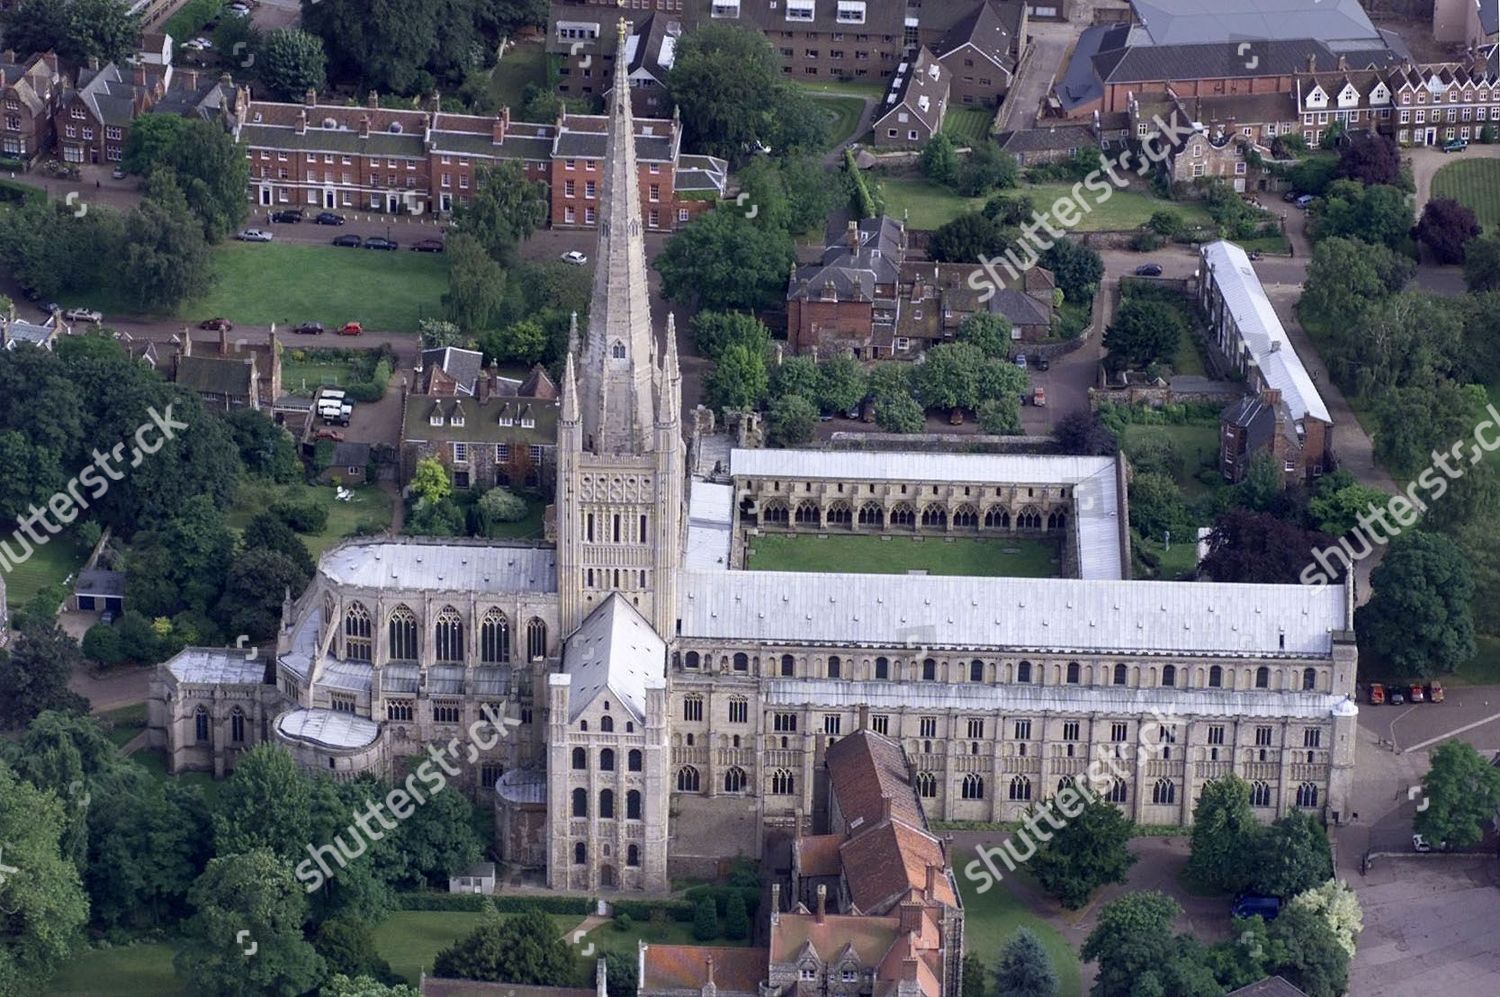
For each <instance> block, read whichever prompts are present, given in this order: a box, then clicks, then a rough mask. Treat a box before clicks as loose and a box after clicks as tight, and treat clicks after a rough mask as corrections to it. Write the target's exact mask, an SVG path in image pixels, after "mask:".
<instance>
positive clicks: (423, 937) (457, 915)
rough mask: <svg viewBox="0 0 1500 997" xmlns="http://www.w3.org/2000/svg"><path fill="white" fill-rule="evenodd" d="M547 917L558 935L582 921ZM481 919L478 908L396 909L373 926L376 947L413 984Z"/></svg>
mask: <svg viewBox="0 0 1500 997" xmlns="http://www.w3.org/2000/svg"><path fill="white" fill-rule="evenodd" d="M500 916H501V917H502V918H503V917H506V916H508V915H505V914H502V915H500ZM547 916H548V917H550V918H552V921H553V923H554V924H556V925H557V933H558V935H563V934H565V933H567V932H568V931H571V930H572V929H573V928H574V927H575V926H576V925H577V924H578V922H580V921H582V920H583V918H581V917H579V916H578V915H576V914H549V915H547ZM483 919H484V915H483V914H481V913H479V912H477V911H475V912H469V911H430V910H403V911H397V912H396V913H394V914H392V915H390V916H389V917H387V918H386V919H385V920H384V921H382V922H381V923H380V924H379V925H378V926H376V928H375V950H376V951H377V952H379V953H380V954H381V956H382V957H384V958H385V960H386V961H387V962H389V963H390V964H391V968H392V969H394V970H395V971H396V972H398V973H400V974H401V975H403V976H405V977H406V978H407V979H408V980H410V981H411V983H412V985H413V986H415V985H416V983H417V981H418V979H420V977H421V973H422V970H424V969H426V970H429V971H430V970H431V969H432V960H433V959H435V958H436V957H437V954H438V953H439V952H441V951H443V949H445V948H447V947H448V946H450V945H452V944H453V943H454V942H456V941H458V940H459V939H460V938H463V937H464V936H465V935H467V934H468V933H469V932H471V931H473V930H474V928H475V927H477V926H478V925H479V923H480V921H482V920H483Z"/></svg>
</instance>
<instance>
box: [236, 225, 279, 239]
mask: <svg viewBox="0 0 1500 997" xmlns="http://www.w3.org/2000/svg"><path fill="white" fill-rule="evenodd" d="M234 237H235V238H236V239H238V240H240V241H241V242H270V241H271V240H272V238H274V236H272V235H271V233H270V232H267V231H266V230H265V229H258V228H245V229H240V230H239V231H238V232H236V233H235V234H234Z"/></svg>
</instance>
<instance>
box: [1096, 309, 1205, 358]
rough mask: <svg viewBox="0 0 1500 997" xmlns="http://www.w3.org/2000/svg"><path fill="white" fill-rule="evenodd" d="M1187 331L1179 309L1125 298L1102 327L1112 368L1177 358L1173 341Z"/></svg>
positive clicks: (1178, 340) (1178, 339)
mask: <svg viewBox="0 0 1500 997" xmlns="http://www.w3.org/2000/svg"><path fill="white" fill-rule="evenodd" d="M1186 333H1187V323H1186V322H1185V321H1184V320H1183V318H1182V314H1181V312H1179V311H1178V310H1177V309H1175V308H1173V307H1172V306H1170V305H1168V304H1165V303H1163V302H1160V301H1150V300H1141V299H1139V298H1127V299H1126V300H1125V302H1124V304H1122V305H1120V307H1119V309H1118V310H1117V311H1116V312H1115V318H1114V321H1113V322H1111V323H1110V325H1109V328H1108V329H1106V330H1104V346H1105V348H1106V349H1108V350H1109V355H1108V356H1107V357H1106V358H1105V364H1106V365H1107V366H1109V367H1110V368H1111V369H1112V370H1141V369H1144V368H1146V367H1150V366H1152V365H1153V364H1171V363H1172V362H1173V361H1174V360H1176V359H1177V344H1178V343H1179V342H1181V340H1182V337H1183V336H1184V335H1185V334H1186Z"/></svg>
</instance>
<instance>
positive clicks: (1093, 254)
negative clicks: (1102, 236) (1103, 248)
mask: <svg viewBox="0 0 1500 997" xmlns="http://www.w3.org/2000/svg"><path fill="white" fill-rule="evenodd" d="M1041 263H1042V266H1044V267H1046V268H1047V269H1048V270H1050V271H1052V276H1053V277H1054V278H1055V279H1056V281H1057V286H1058V288H1059V289H1061V291H1062V293H1063V297H1065V298H1067V299H1068V300H1069V301H1072V302H1074V303H1076V304H1084V303H1086V302H1088V301H1090V300H1092V299H1093V297H1094V292H1095V291H1096V290H1097V289H1098V287H1099V281H1101V280H1103V279H1104V258H1103V257H1102V256H1100V255H1099V253H1098V252H1097V251H1096V250H1094V249H1091V248H1089V247H1088V246H1085V245H1083V244H1082V243H1079V242H1074V241H1073V240H1072V239H1059V240H1057V242H1055V243H1054V244H1053V245H1052V246H1051V247H1049V248H1048V249H1047V250H1046V251H1045V252H1043V253H1042V254H1041Z"/></svg>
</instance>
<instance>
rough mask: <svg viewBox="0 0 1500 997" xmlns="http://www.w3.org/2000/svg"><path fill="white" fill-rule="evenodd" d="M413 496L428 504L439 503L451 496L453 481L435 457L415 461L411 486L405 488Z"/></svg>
mask: <svg viewBox="0 0 1500 997" xmlns="http://www.w3.org/2000/svg"><path fill="white" fill-rule="evenodd" d="M407 487H408V488H410V489H411V492H412V494H413V495H416V496H417V497H419V498H422V499H425V500H427V501H428V502H441V501H443V499H445V498H447V497H448V496H449V495H451V494H453V481H452V479H451V478H449V477H448V471H447V469H446V468H445V467H443V464H442V462H441V461H439V460H438V459H437V458H436V457H423V458H422V459H421V460H419V461H417V467H416V470H415V471H413V472H412V476H411V484H410V485H408V486H407Z"/></svg>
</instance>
